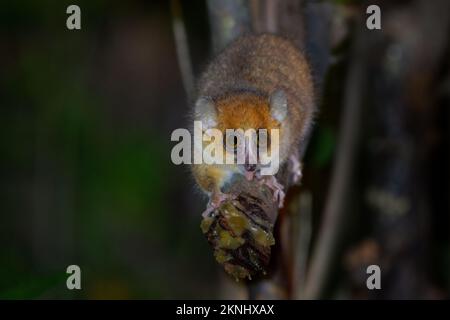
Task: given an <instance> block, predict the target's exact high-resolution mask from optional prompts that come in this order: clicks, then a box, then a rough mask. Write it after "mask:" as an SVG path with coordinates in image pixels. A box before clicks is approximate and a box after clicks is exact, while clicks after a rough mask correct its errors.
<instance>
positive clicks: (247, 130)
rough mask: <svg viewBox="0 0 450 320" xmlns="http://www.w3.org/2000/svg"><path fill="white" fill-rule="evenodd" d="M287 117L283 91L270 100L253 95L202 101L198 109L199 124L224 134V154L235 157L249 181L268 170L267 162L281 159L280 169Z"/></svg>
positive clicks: (275, 92) (206, 98) (196, 113)
mask: <svg viewBox="0 0 450 320" xmlns="http://www.w3.org/2000/svg"><path fill="white" fill-rule="evenodd" d="M287 114H288V105H287V98H286V95H285V93H284V91H282V90H276V91H274V92H273V93H272V94H271V95H270V97H263V96H261V95H258V94H255V93H251V92H243V93H238V94H233V95H229V96H227V97H224V98H219V99H215V100H213V99H211V98H210V97H200V98H199V99H198V100H197V102H196V105H195V117H196V120H200V121H202V126H203V129H204V130H207V129H212V128H216V129H219V130H220V131H221V132H222V135H223V148H224V149H223V150H224V154H225V155H226V156H231V157H233V158H234V159H235V162H234V163H237V166H238V168H239V170H240V171H241V172H242V173H243V174H245V175H246V176H248V177H252V176H253V174H254V173H255V172H256V171H257V170H259V169H261V168H262V167H263V166H267V165H268V163H267V161H268V160H267V159H273V157H278V161H277V165H278V163H281V160H282V159H280V146H282V145H283V139H286V137H285V136H286V134H285V131H286V130H285V129H286V126H285V125H284V124H285V122H286V118H287ZM264 129H265V130H264ZM273 129H276V130H273ZM277 170H278V169H277Z"/></svg>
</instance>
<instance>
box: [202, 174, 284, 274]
mask: <svg viewBox="0 0 450 320" xmlns="http://www.w3.org/2000/svg"><path fill="white" fill-rule="evenodd" d="M229 193H231V194H237V195H238V196H237V197H236V198H235V199H233V200H227V201H225V202H224V203H223V204H222V205H221V206H220V207H219V208H218V209H217V210H215V211H214V212H213V213H212V215H211V216H209V217H206V218H204V219H203V220H202V222H201V226H200V227H201V229H202V231H203V233H204V234H205V236H206V239H207V240H208V242H209V244H210V245H211V246H212V248H213V250H214V256H215V258H216V260H217V262H219V263H220V264H222V265H223V267H224V269H225V271H226V272H227V273H229V274H230V275H231V276H233V277H234V278H235V279H236V280H237V281H238V280H240V279H245V278H248V279H252V278H255V277H257V276H260V275H264V274H266V273H267V272H268V267H269V262H270V253H271V246H272V245H274V244H275V239H274V237H273V227H274V223H275V218H276V215H277V210H278V208H277V205H276V203H274V202H273V196H272V193H271V192H270V191H269V190H268V189H267V188H266V187H261V186H260V184H259V183H258V182H257V181H250V182H249V181H246V180H245V179H244V180H242V181H239V182H238V183H235V184H233V186H232V187H231V188H230V190H229Z"/></svg>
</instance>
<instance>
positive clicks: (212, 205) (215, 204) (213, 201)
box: [202, 191, 236, 218]
mask: <svg viewBox="0 0 450 320" xmlns="http://www.w3.org/2000/svg"><path fill="white" fill-rule="evenodd" d="M235 198H236V196H235V195H232V194H228V193H223V192H220V191H219V192H213V194H212V195H211V198H210V199H209V202H208V205H207V207H206V210H205V211H203V213H202V217H203V218H206V217H208V216H210V215H211V213H213V212H214V211H216V210H217V209H218V208H219V207H220V206H221V205H222V203H223V202H225V201H226V200H230V199H231V200H232V199H235Z"/></svg>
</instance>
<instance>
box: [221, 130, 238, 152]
mask: <svg viewBox="0 0 450 320" xmlns="http://www.w3.org/2000/svg"><path fill="white" fill-rule="evenodd" d="M223 139H224V145H225V149H226V150H227V151H228V152H230V153H234V152H236V150H237V149H238V147H239V139H238V137H237V136H236V135H234V134H226V135H225V136H224V138H223Z"/></svg>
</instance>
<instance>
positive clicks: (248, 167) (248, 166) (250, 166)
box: [244, 163, 256, 172]
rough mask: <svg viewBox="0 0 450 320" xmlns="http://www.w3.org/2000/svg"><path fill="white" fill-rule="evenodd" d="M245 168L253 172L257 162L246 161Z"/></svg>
mask: <svg viewBox="0 0 450 320" xmlns="http://www.w3.org/2000/svg"><path fill="white" fill-rule="evenodd" d="M244 169H245V170H246V171H249V172H253V171H255V170H256V164H250V163H246V164H244Z"/></svg>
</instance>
